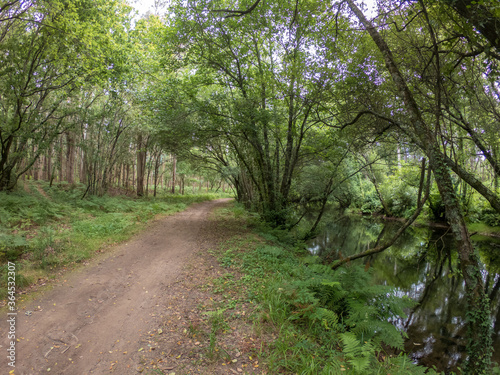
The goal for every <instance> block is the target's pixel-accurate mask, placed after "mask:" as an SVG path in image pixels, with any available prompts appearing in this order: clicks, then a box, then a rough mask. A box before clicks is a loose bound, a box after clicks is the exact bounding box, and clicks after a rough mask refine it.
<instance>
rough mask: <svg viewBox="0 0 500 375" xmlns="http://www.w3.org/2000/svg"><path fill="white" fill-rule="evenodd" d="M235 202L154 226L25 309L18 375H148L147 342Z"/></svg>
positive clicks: (199, 207) (2, 329) (201, 206)
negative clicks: (223, 210)
mask: <svg viewBox="0 0 500 375" xmlns="http://www.w3.org/2000/svg"><path fill="white" fill-rule="evenodd" d="M228 201H229V199H219V200H215V201H209V202H203V203H198V204H194V205H192V206H190V207H189V208H188V209H187V210H185V211H183V212H180V213H177V214H175V215H172V216H168V217H165V218H162V219H159V220H157V221H155V222H153V223H152V224H151V225H150V227H149V228H148V229H147V230H146V231H144V232H142V233H141V234H139V235H137V236H135V237H134V238H132V239H131V240H129V241H128V242H126V243H124V244H121V245H119V246H116V247H115V248H113V249H110V250H109V251H107V252H106V253H105V254H104V255H102V256H100V257H98V258H96V259H93V260H92V261H90V262H89V264H88V265H86V266H85V267H82V268H81V269H79V270H78V271H75V272H72V273H71V274H68V275H66V277H65V278H66V279H65V280H61V281H60V282H59V283H57V285H55V286H54V288H52V289H51V290H50V291H47V292H45V293H44V294H42V295H41V296H39V297H37V299H35V300H33V301H31V302H30V303H27V304H25V305H23V306H22V308H21V309H20V310H19V311H18V315H17V332H16V336H17V338H18V339H19V342H17V345H16V368H15V372H14V374H17V375H28V374H29V375H31V374H69V375H82V374H108V373H115V374H137V373H139V372H142V369H141V368H139V367H140V365H139V363H140V359H139V356H140V355H141V351H142V350H145V351H146V350H147V349H148V346H147V345H145V344H144V341H141V340H143V339H144V336H148V333H149V331H150V330H152V329H153V330H156V329H157V328H158V326H159V324H160V316H161V314H162V313H164V311H165V300H168V299H169V298H170V299H171V298H172V296H169V294H171V293H174V291H175V287H173V284H175V283H176V278H178V277H179V275H180V273H181V270H182V267H183V266H184V265H185V264H186V263H187V262H188V261H189V258H190V256H191V255H193V254H195V253H196V252H199V251H200V250H204V249H206V248H207V246H208V245H207V241H206V238H207V236H206V234H207V228H208V224H207V223H208V221H209V220H208V217H209V214H210V212H212V210H214V209H216V208H218V207H222V206H224V205H226V204H227V202H228ZM208 237H210V236H208ZM182 298H184V297H182ZM174 299H175V298H174ZM6 329H7V326H6V319H2V323H1V325H0V333H1V337H2V341H1V344H2V348H1V349H2V352H3V353H2V360H1V362H0V363H2V368H3V369H4V370H2V373H8V371H10V370H12V368H11V367H10V368H9V367H7V366H5V367H4V366H3V364H5V361H6V355H5V354H6V353H5V352H6V349H7V348H8V346H6V344H7V341H8V340H7V339H6V338H7V334H6ZM4 338H5V339H4ZM141 338H142V339H141ZM141 345H142V346H141ZM143 346H144V348H143ZM149 349H150V348H149ZM153 349H154V348H153ZM150 350H151V349H150ZM5 369H8V371H5ZM167 370H168V369H167ZM167 373H170V372H167Z"/></svg>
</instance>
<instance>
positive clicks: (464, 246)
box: [347, 0, 492, 374]
mask: <svg viewBox="0 0 500 375" xmlns="http://www.w3.org/2000/svg"><path fill="white" fill-rule="evenodd" d="M347 3H348V5H349V8H350V9H351V10H352V12H353V13H354V14H355V15H356V17H357V18H358V19H359V21H360V23H361V24H362V25H363V26H364V27H365V28H366V30H367V32H368V33H369V35H370V37H371V38H372V39H373V41H374V43H375V45H376V47H377V49H378V50H379V52H380V53H381V54H382V57H383V60H384V62H385V65H386V68H387V70H388V71H389V73H390V75H391V79H392V82H393V84H394V86H395V88H396V90H397V92H398V93H399V95H400V96H401V98H402V99H403V105H404V110H405V114H406V115H407V116H408V117H409V120H410V123H409V124H403V123H398V126H399V127H400V129H401V130H402V131H403V132H405V134H407V135H408V136H410V137H411V138H412V140H413V142H414V143H415V144H417V145H418V146H419V147H420V148H421V150H422V152H424V153H425V154H426V155H427V157H428V159H429V165H430V168H431V169H432V171H433V174H434V178H435V180H436V183H437V186H438V189H439V192H440V195H441V198H442V200H443V203H444V206H445V210H446V217H447V220H448V222H449V223H450V226H451V229H452V232H453V234H454V236H455V239H456V241H457V244H458V249H459V250H458V252H459V257H460V265H461V270H462V274H463V276H464V279H465V283H466V289H467V299H468V304H469V345H468V353H469V360H468V364H467V371H468V373H478V374H479V373H483V372H485V371H487V369H488V367H489V364H490V358H491V350H492V349H491V325H490V317H489V314H488V306H489V303H488V298H487V296H486V294H485V292H484V285H483V280H482V277H481V273H480V266H479V260H478V257H477V254H476V253H475V251H474V247H473V245H472V242H471V240H470V236H469V233H468V231H467V227H466V224H465V221H464V218H463V215H462V212H461V208H460V205H459V199H458V197H457V195H456V193H455V190H454V186H453V183H452V177H451V174H450V171H449V170H448V169H447V165H446V158H445V156H444V155H443V151H442V150H441V147H440V145H439V143H438V139H439V138H437V137H436V135H438V136H439V135H442V134H439V129H440V128H439V124H440V122H441V121H442V120H441V118H440V115H441V112H440V111H441V108H440V101H441V100H442V97H441V96H440V90H441V88H442V86H441V85H440V84H439V83H437V85H436V90H437V91H436V92H434V94H435V100H436V101H437V103H438V106H437V107H436V112H435V115H434V116H425V115H424V113H423V112H422V109H421V108H420V106H419V104H418V102H417V100H416V97H415V95H414V92H413V91H412V90H411V89H410V88H409V86H408V84H407V80H406V78H405V77H404V76H403V74H402V72H401V70H400V68H399V67H398V65H397V63H396V59H395V57H394V55H393V52H392V49H391V48H390V47H389V45H388V43H387V41H386V39H385V38H384V37H383V36H382V34H381V33H380V32H379V31H378V30H377V28H376V27H374V26H373V24H372V23H371V22H370V21H369V20H368V19H367V18H366V17H365V16H364V14H363V13H362V12H361V10H360V9H359V8H358V6H357V5H356V4H355V3H354V1H352V0H347ZM420 6H421V8H420V11H421V13H422V15H423V18H424V20H425V26H426V27H427V28H428V32H429V35H430V39H431V40H432V46H433V47H436V46H437V42H436V34H435V30H434V28H433V27H432V24H431V22H429V21H428V20H429V14H428V11H427V8H426V4H424V2H423V1H421V2H420ZM431 51H432V50H431ZM430 62H431V63H432V67H433V69H435V72H436V73H437V74H436V77H437V78H440V76H439V74H440V72H441V67H440V64H441V59H440V55H439V52H438V53H437V54H434V55H433V56H432V59H431V60H430ZM426 117H428V118H429V119H426ZM432 119H433V120H434V121H436V127H435V129H433V128H432V127H431V125H430V124H429V120H432Z"/></svg>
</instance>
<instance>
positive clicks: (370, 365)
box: [217, 206, 436, 375]
mask: <svg viewBox="0 0 500 375" xmlns="http://www.w3.org/2000/svg"><path fill="white" fill-rule="evenodd" d="M235 210H236V211H235V212H237V215H238V216H240V217H241V216H243V215H242V213H241V209H240V207H238V206H236V208H235ZM219 215H220V216H221V217H224V218H226V220H229V219H228V218H229V216H230V215H231V214H230V212H229V211H228V210H225V211H224V213H220V214H219ZM234 216H235V215H233V216H232V218H233V219H234V218H235V217H234ZM251 220H254V222H253V224H251V226H253V227H254V228H255V227H259V228H260V230H261V232H260V233H259V236H258V237H257V236H256V235H255V234H249V235H248V234H247V235H243V234H240V235H236V236H235V237H234V238H233V239H232V240H230V241H228V242H226V243H225V244H224V245H223V246H222V247H221V248H220V249H219V250H218V251H219V253H218V256H219V263H220V265H221V266H222V267H224V268H226V270H227V272H228V273H227V274H228V275H229V274H231V273H232V272H237V273H238V274H240V275H241V276H240V277H238V278H234V279H233V278H231V282H230V283H227V282H224V283H220V284H218V287H217V289H218V292H219V293H225V292H227V291H229V290H233V291H234V290H235V289H238V290H240V291H241V293H242V294H244V295H242V296H241V301H242V302H243V303H248V302H251V303H252V304H253V305H254V306H256V308H255V309H254V314H253V315H252V316H251V317H250V319H251V320H252V324H253V325H254V330H255V331H256V332H266V333H269V332H273V334H274V335H275V336H276V339H275V340H273V342H270V343H268V344H267V345H266V350H265V351H262V352H261V353H260V356H261V360H262V361H263V362H265V363H266V365H267V367H268V368H269V372H270V373H272V374H278V373H286V374H311V375H313V374H314V375H316V374H343V373H349V374H391V375H394V374H405V375H407V374H436V371H434V370H433V369H428V368H425V367H421V366H416V365H414V364H413V363H412V361H411V360H410V359H409V358H408V357H407V356H406V355H405V354H399V355H396V354H393V353H396V352H399V351H401V350H402V349H403V339H404V334H403V333H402V332H399V331H398V330H397V328H396V327H395V326H394V325H392V324H391V321H392V320H395V319H397V318H398V317H400V316H404V309H405V308H407V307H410V306H412V305H413V304H414V302H412V301H411V300H410V299H407V298H400V297H398V296H397V295H396V293H395V291H394V290H392V289H391V288H389V287H386V286H381V285H375V284H374V283H372V277H371V273H370V272H369V271H365V270H364V268H358V267H352V266H350V267H345V268H341V269H339V270H336V271H333V270H332V269H331V268H330V267H328V266H327V265H323V264H321V263H320V261H319V259H318V258H317V257H313V256H310V255H307V253H306V252H305V251H304V247H303V246H301V245H300V244H297V243H296V242H295V243H294V242H293V240H292V239H291V238H290V237H289V236H287V235H286V234H283V233H281V234H278V233H277V232H275V231H274V232H272V231H269V230H264V232H262V227H260V226H259V225H258V224H256V223H255V219H251ZM278 238H279V239H278ZM224 287H225V288H227V289H228V290H227V291H226V290H224ZM387 349H389V350H387Z"/></svg>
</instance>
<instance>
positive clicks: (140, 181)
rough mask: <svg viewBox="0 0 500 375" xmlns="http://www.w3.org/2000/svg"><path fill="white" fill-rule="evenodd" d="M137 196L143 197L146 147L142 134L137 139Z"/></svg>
mask: <svg viewBox="0 0 500 375" xmlns="http://www.w3.org/2000/svg"><path fill="white" fill-rule="evenodd" d="M137 148H138V150H137V196H138V197H142V196H144V174H145V172H146V171H145V169H146V145H145V144H144V142H143V139H142V134H139V136H138V137H137Z"/></svg>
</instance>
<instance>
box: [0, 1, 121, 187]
mask: <svg viewBox="0 0 500 375" xmlns="http://www.w3.org/2000/svg"><path fill="white" fill-rule="evenodd" d="M129 10H130V8H128V7H126V6H124V5H123V4H122V3H120V2H119V1H99V2H97V3H96V2H94V1H87V2H85V1H83V2H78V3H76V2H74V1H70V0H53V1H44V0H39V1H37V2H33V3H31V2H29V3H26V2H16V1H14V2H11V3H9V4H7V6H6V7H5V6H4V7H3V8H2V9H1V10H0V17H2V18H4V19H6V22H5V25H6V26H5V27H4V24H3V23H2V27H1V30H0V31H1V34H0V35H1V37H0V49H1V50H2V51H3V53H2V54H1V56H0V66H1V67H0V78H1V80H0V81H1V82H0V100H1V103H2V104H1V108H0V123H1V125H0V190H10V189H12V188H13V187H14V186H15V184H16V182H17V179H18V178H19V176H21V175H22V174H23V173H24V172H26V171H27V170H29V169H30V168H31V166H32V165H33V164H34V163H35V161H36V160H37V159H38V157H39V156H40V155H42V154H43V153H44V152H45V150H47V149H49V148H50V147H51V144H52V143H53V142H54V140H55V139H56V138H57V137H58V136H59V134H61V133H62V132H64V131H65V126H66V125H67V124H68V121H67V120H68V119H69V118H70V117H71V116H72V115H74V114H75V112H76V110H77V109H76V108H75V107H74V100H73V98H74V97H75V96H78V94H79V93H80V90H85V89H87V88H88V87H89V85H91V84H93V83H96V82H98V81H99V80H104V81H105V80H108V79H111V80H112V79H113V75H114V74H115V73H116V72H118V71H120V70H122V69H123V68H124V61H125V56H126V55H127V54H126V53H125V52H124V51H123V49H124V48H126V46H127V45H126V43H122V42H123V41H124V33H125V20H126V15H127V13H128V11H129ZM20 14H22V17H20V16H19V15H20ZM31 146H33V147H34V152H33V153H29V152H28V150H29V149H30V147H31ZM21 166H22V167H21Z"/></svg>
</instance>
